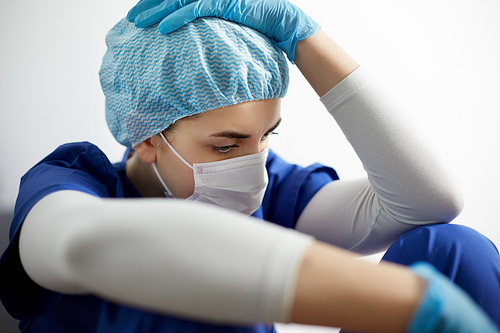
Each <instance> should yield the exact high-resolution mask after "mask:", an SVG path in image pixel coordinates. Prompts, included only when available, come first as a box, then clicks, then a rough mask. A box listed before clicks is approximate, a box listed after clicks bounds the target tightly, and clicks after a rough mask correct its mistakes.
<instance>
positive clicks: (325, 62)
mask: <svg viewBox="0 0 500 333" xmlns="http://www.w3.org/2000/svg"><path fill="white" fill-rule="evenodd" d="M295 53H296V58H295V64H296V65H297V67H298V68H299V70H300V71H301V73H302V74H303V75H304V77H305V78H306V79H307V81H308V82H309V84H310V85H311V87H312V88H313V89H314V90H315V91H316V93H317V94H318V96H323V95H324V94H326V93H327V92H328V91H330V89H332V88H333V87H335V86H336V85H337V84H338V83H339V82H340V81H342V80H343V79H344V78H345V77H346V76H347V75H349V73H351V72H352V71H353V70H354V69H356V68H357V67H358V66H359V64H358V63H357V62H356V61H355V60H354V59H353V58H351V56H349V55H348V54H347V53H346V52H345V51H344V50H343V49H342V48H341V47H340V46H339V45H337V44H336V43H335V42H334V41H333V40H332V39H331V38H330V37H328V35H326V34H325V32H323V30H321V29H319V30H318V31H317V32H316V33H315V34H314V35H312V36H311V37H309V38H306V39H303V40H301V41H299V42H298V43H297V46H296V49H295Z"/></svg>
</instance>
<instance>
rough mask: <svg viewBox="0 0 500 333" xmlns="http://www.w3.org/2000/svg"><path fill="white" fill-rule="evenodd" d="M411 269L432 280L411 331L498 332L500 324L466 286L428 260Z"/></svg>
mask: <svg viewBox="0 0 500 333" xmlns="http://www.w3.org/2000/svg"><path fill="white" fill-rule="evenodd" d="M410 268H411V270H412V271H413V272H414V273H415V274H417V275H418V276H420V277H422V278H424V279H425V280H427V281H428V284H427V289H426V290H425V294H424V296H423V297H422V300H421V301H420V304H419V306H418V309H417V310H416V311H415V313H414V314H413V318H412V320H411V322H410V325H409V327H408V330H407V332H408V333H431V332H436V333H437V332H440V333H466V332H467V333H472V332H481V333H498V332H499V330H498V327H497V326H496V325H495V324H494V323H493V321H492V320H491V319H490V318H489V317H488V316H487V315H486V314H485V313H484V311H483V310H481V309H480V308H479V307H478V306H477V305H476V303H475V302H474V300H472V298H471V297H469V295H468V294H466V293H465V292H464V291H463V290H462V289H460V288H458V287H457V286H456V285H454V284H453V283H452V282H451V281H450V280H449V279H447V278H446V277H445V276H444V275H442V274H441V273H440V272H438V271H437V270H436V269H435V268H434V267H432V266H431V265H429V264H427V263H416V264H414V265H412V266H411V267H410Z"/></svg>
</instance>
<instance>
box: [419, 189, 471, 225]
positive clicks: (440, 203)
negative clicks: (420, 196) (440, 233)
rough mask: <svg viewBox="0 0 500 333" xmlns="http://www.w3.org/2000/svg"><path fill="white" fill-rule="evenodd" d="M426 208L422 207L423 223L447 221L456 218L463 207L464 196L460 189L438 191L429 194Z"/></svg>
mask: <svg viewBox="0 0 500 333" xmlns="http://www.w3.org/2000/svg"><path fill="white" fill-rule="evenodd" d="M429 199H430V200H428V201H427V205H426V208H425V207H422V209H423V211H424V214H423V221H422V222H423V223H422V224H430V223H449V222H451V221H453V220H454V219H455V218H457V217H458V216H459V215H460V213H461V212H462V210H463V208H464V196H463V194H462V191H461V190H459V189H458V190H457V189H453V190H448V191H440V192H439V193H436V194H435V195H431V196H429Z"/></svg>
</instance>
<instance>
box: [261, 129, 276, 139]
mask: <svg viewBox="0 0 500 333" xmlns="http://www.w3.org/2000/svg"><path fill="white" fill-rule="evenodd" d="M269 135H278V132H274V131H273V132H268V133H266V134H264V135H263V136H262V138H261V139H260V140H261V141H264V140H266V139H267V138H268V137H269Z"/></svg>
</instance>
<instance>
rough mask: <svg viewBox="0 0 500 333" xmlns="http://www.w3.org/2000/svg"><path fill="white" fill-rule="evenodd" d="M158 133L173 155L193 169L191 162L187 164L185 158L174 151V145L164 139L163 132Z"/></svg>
mask: <svg viewBox="0 0 500 333" xmlns="http://www.w3.org/2000/svg"><path fill="white" fill-rule="evenodd" d="M158 134H160V136H161V138H162V139H163V141H165V143H166V144H167V146H168V147H169V148H170V150H171V151H172V152H173V153H174V154H175V156H177V157H178V158H179V159H180V160H181V162H182V163H184V164H186V165H187V166H188V167H189V168H190V169H191V170H193V166H192V165H191V164H189V163H188V162H187V161H186V160H185V159H183V158H182V156H181V155H179V153H178V152H176V151H175V149H174V147H172V145H171V144H170V143H169V142H168V141H167V139H165V137H164V136H163V133H162V132H160V133H158Z"/></svg>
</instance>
